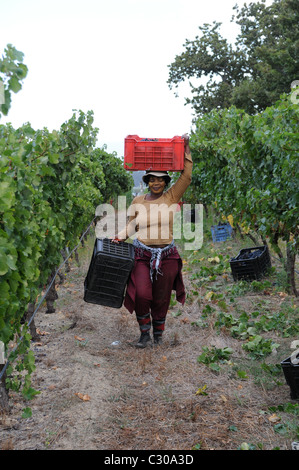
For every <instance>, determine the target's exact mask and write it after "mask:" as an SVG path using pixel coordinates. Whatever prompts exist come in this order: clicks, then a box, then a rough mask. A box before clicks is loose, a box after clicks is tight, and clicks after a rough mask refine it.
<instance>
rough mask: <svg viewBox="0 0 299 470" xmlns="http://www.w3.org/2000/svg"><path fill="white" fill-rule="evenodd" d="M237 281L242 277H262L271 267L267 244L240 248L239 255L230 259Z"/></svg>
mask: <svg viewBox="0 0 299 470" xmlns="http://www.w3.org/2000/svg"><path fill="white" fill-rule="evenodd" d="M230 267H231V270H232V274H233V278H234V280H235V281H238V280H240V279H246V280H254V279H260V278H261V277H262V276H263V275H264V274H266V272H267V271H268V269H269V268H270V267H271V259H270V255H269V250H268V247H267V246H266V245H264V246H256V247H253V248H244V249H243V250H240V252H239V254H238V256H236V257H235V258H232V259H231V260H230Z"/></svg>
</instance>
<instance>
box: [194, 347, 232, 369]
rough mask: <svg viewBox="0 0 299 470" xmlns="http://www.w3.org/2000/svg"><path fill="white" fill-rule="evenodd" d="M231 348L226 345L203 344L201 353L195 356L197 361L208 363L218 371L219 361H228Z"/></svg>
mask: <svg viewBox="0 0 299 470" xmlns="http://www.w3.org/2000/svg"><path fill="white" fill-rule="evenodd" d="M232 353H233V350H232V349H231V348H228V347H224V348H222V349H221V348H216V347H215V346H211V348H208V347H207V346H203V348H202V353H201V354H200V355H199V356H198V357H197V362H200V363H203V364H206V365H208V366H209V367H210V368H211V369H212V370H214V371H215V372H218V371H219V370H220V366H219V364H218V363H219V362H220V363H222V364H223V363H226V362H228V361H229V359H230V356H231V355H232Z"/></svg>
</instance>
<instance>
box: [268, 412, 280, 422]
mask: <svg viewBox="0 0 299 470" xmlns="http://www.w3.org/2000/svg"><path fill="white" fill-rule="evenodd" d="M280 419H281V418H280V417H279V416H277V414H276V413H273V415H271V416H269V418H268V420H269V421H270V423H278V422H279V421H280Z"/></svg>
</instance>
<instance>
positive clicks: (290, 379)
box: [280, 355, 299, 400]
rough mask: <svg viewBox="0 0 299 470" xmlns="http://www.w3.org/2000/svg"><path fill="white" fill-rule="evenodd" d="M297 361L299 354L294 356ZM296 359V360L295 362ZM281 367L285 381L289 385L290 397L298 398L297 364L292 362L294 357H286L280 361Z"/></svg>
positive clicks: (298, 377)
mask: <svg viewBox="0 0 299 470" xmlns="http://www.w3.org/2000/svg"><path fill="white" fill-rule="evenodd" d="M296 359H297V361H298V359H299V355H297V357H296ZM297 361H296V362H297ZM280 364H281V367H282V370H283V373H284V376H285V379H286V383H287V384H288V385H289V387H290V391H291V398H292V399H293V400H298V399H299V364H295V363H294V359H292V357H291V356H290V357H288V358H287V359H285V360H284V361H282V362H281V363H280Z"/></svg>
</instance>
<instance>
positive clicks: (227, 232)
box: [211, 224, 233, 243]
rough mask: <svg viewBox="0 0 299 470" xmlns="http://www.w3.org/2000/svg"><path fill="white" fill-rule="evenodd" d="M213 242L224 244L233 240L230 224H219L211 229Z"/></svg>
mask: <svg viewBox="0 0 299 470" xmlns="http://www.w3.org/2000/svg"><path fill="white" fill-rule="evenodd" d="M211 232H212V239H213V242H214V243H215V242H224V241H225V240H227V239H228V238H231V236H232V233H233V228H232V226H231V225H230V224H218V225H212V227H211Z"/></svg>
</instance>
